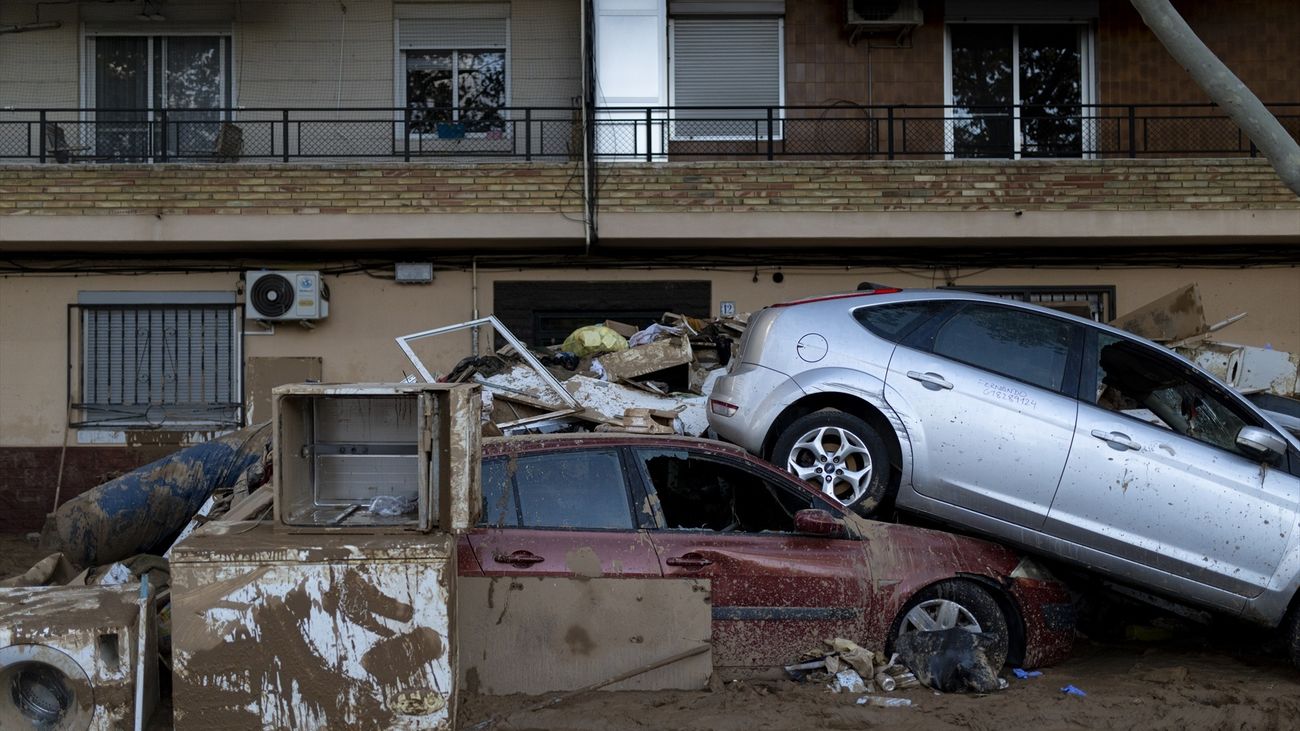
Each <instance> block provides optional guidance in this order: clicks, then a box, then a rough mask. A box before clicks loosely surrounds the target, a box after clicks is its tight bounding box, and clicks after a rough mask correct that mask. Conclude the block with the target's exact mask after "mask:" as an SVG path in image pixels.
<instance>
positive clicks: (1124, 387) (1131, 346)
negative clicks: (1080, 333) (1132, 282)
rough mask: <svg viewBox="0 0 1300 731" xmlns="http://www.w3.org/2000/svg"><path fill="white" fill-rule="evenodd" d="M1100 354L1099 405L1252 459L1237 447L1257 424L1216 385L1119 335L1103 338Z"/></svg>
mask: <svg viewBox="0 0 1300 731" xmlns="http://www.w3.org/2000/svg"><path fill="white" fill-rule="evenodd" d="M1097 352H1098V363H1097V383H1096V401H1095V403H1096V404H1097V405H1098V406H1100V407H1102V408H1105V409H1110V410H1111V411H1118V412H1121V413H1124V414H1128V415H1129V416H1132V417H1135V418H1138V419H1142V420H1143V421H1147V422H1149V423H1152V424H1155V425H1157V426H1162V427H1164V428H1166V429H1170V430H1172V431H1175V432H1177V433H1179V434H1182V435H1183V436H1186V437H1191V438H1192V439H1196V440H1197V441H1201V442H1205V443H1206V444H1212V445H1214V446H1216V447H1220V448H1222V449H1226V450H1228V451H1230V452H1236V453H1238V454H1242V455H1243V456H1249V455H1245V453H1244V452H1241V451H1240V450H1239V449H1238V448H1237V444H1236V442H1237V432H1239V431H1241V428H1242V427H1243V426H1247V425H1255V424H1254V423H1253V421H1254V420H1253V419H1252V420H1249V421H1248V420H1247V412H1246V411H1245V410H1244V409H1241V408H1240V407H1239V406H1237V405H1235V404H1232V403H1231V402H1230V401H1228V400H1227V399H1225V398H1223V397H1222V395H1221V394H1218V393H1216V391H1217V389H1215V388H1214V385H1213V384H1212V383H1211V382H1210V381H1207V380H1204V379H1202V378H1201V377H1200V376H1199V375H1197V374H1195V373H1194V372H1193V371H1191V370H1190V369H1189V368H1187V367H1186V366H1185V365H1183V364H1182V363H1179V362H1178V361H1176V360H1174V359H1173V358H1161V357H1158V356H1157V355H1155V354H1153V353H1150V352H1148V351H1147V349H1146V348H1144V347H1143V346H1141V345H1139V344H1137V343H1134V342H1131V341H1128V340H1125V339H1123V338H1118V337H1115V336H1114V335H1108V334H1106V333H1101V334H1100V335H1099V336H1098V338H1097Z"/></svg>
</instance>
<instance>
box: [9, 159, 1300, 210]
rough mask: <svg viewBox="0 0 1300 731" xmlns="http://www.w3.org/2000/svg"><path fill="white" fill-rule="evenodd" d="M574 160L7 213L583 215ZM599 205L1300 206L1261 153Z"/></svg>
mask: <svg viewBox="0 0 1300 731" xmlns="http://www.w3.org/2000/svg"><path fill="white" fill-rule="evenodd" d="M572 172H573V168H572V167H571V166H569V165H546V164H542V165H538V164H529V165H524V164H507V163H502V164H492V165H483V166H479V167H475V168H446V167H438V166H431V165H429V166H426V165H402V166H391V167H383V166H376V165H375V164H365V165H361V164H358V165H347V166H329V167H309V166H294V165H288V166H279V165H232V166H213V165H200V166H185V165H178V166H165V167H163V166H147V165H139V166H133V165H102V166H23V167H13V168H8V169H6V170H5V177H4V179H3V180H0V226H2V225H3V217H4V216H5V215H46V216H61V215H82V216H85V215H115V214H137V215H139V214H146V215H154V214H161V215H185V214H231V215H260V214H265V215H280V214H317V213H555V212H565V213H576V212H579V211H580V210H581V194H580V190H581V186H580V185H579V186H575V185H571V184H570V176H571V175H572ZM600 208H601V210H603V211H634V212H651V211H772V212H775V211H785V212H795V211H823V210H837V211H940V210H943V211H951V210H992V209H1007V208H1017V209H1024V210H1066V209H1070V210H1077V209H1082V210H1126V209H1146V210H1153V209H1154V210H1159V209H1192V208H1200V209H1223V210H1235V209H1247V208H1276V209H1295V208H1300V199H1297V198H1296V196H1295V195H1294V194H1292V193H1290V192H1288V191H1287V190H1286V189H1285V188H1284V187H1283V186H1282V184H1281V183H1280V182H1279V181H1278V178H1277V175H1276V174H1274V172H1273V170H1272V169H1271V168H1270V167H1269V165H1268V163H1267V162H1266V161H1264V160H1260V159H1248V158H1243V159H1224V160H1186V161H1179V160H1123V161H1120V160H1070V161H1061V160H1052V161H935V162H881V161H877V162H872V161H866V162H862V161H846V162H806V163H805V162H775V163H766V162H701V163H672V164H635V165H632V164H629V165H618V166H613V167H610V168H608V169H606V170H604V171H602V182H601V186H600Z"/></svg>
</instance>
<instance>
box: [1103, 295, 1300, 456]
mask: <svg viewBox="0 0 1300 731" xmlns="http://www.w3.org/2000/svg"><path fill="white" fill-rule="evenodd" d="M1246 315H1247V313H1245V312H1242V313H1238V314H1236V315H1233V316H1232V317H1229V318H1227V319H1226V320H1222V321H1220V322H1217V323H1214V324H1213V325H1211V324H1208V323H1207V322H1206V319H1205V307H1204V305H1203V304H1202V303H1201V292H1200V289H1199V288H1198V287H1197V285H1196V284H1195V283H1192V284H1188V285H1185V286H1183V287H1180V288H1179V289H1176V290H1174V291H1173V292H1170V293H1168V294H1166V295H1164V296H1163V297H1160V298H1158V299H1156V300H1153V301H1151V302H1148V303H1147V304H1145V305H1143V306H1141V307H1139V308H1138V309H1136V310H1133V311H1132V312H1129V313H1127V314H1124V315H1121V316H1119V317H1117V318H1115V319H1114V320H1112V321H1111V323H1110V324H1111V325H1113V326H1115V327H1118V328H1120V329H1122V330H1127V331H1129V332H1131V333H1133V334H1135V335H1140V336H1142V337H1144V338H1146V339H1148V340H1152V341H1155V342H1157V343H1160V344H1161V345H1164V346H1165V347H1167V348H1170V349H1171V350H1173V351H1174V352H1176V353H1178V354H1179V355H1181V356H1183V357H1184V358H1187V359H1188V360H1190V361H1192V362H1193V363H1195V364H1196V365H1198V366H1200V367H1201V368H1204V369H1205V370H1207V371H1209V372H1210V373H1211V374H1213V375H1214V377H1215V378H1218V379H1219V380H1220V381H1223V382H1224V383H1226V384H1227V385H1229V386H1231V387H1232V388H1234V389H1236V390H1237V391H1238V392H1239V393H1241V394H1242V395H1244V396H1246V397H1247V398H1249V399H1250V400H1251V401H1253V402H1254V403H1255V405H1256V406H1257V407H1259V408H1260V409H1262V410H1264V411H1265V413H1267V415H1268V416H1269V418H1271V419H1273V420H1274V421H1276V422H1277V423H1278V425H1279V426H1281V427H1282V428H1284V429H1286V430H1288V431H1290V432H1291V433H1293V434H1296V435H1297V436H1300V400H1297V396H1300V353H1288V352H1285V351H1281V350H1274V349H1273V346H1272V345H1271V344H1269V343H1265V344H1264V345H1262V346H1255V345H1240V344H1237V343H1229V342H1224V341H1219V340H1216V339H1213V338H1212V337H1211V336H1212V335H1213V334H1214V333H1217V332H1219V331H1221V330H1224V329H1225V328H1228V327H1229V326H1231V325H1233V324H1235V323H1237V322H1240V321H1241V320H1243V319H1244V318H1245V317H1246ZM1138 416H1141V415H1138Z"/></svg>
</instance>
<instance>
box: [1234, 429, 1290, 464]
mask: <svg viewBox="0 0 1300 731" xmlns="http://www.w3.org/2000/svg"><path fill="white" fill-rule="evenodd" d="M1237 446H1238V447H1240V448H1241V450H1242V451H1243V452H1245V453H1246V454H1249V455H1252V456H1255V457H1259V458H1261V459H1270V460H1271V459H1275V458H1277V457H1281V456H1282V455H1285V454H1286V442H1285V441H1283V439H1282V437H1279V436H1278V435H1276V434H1274V433H1273V432H1271V431H1268V430H1267V429H1260V428H1259V427H1257V426H1243V427H1242V428H1241V431H1239V432H1237Z"/></svg>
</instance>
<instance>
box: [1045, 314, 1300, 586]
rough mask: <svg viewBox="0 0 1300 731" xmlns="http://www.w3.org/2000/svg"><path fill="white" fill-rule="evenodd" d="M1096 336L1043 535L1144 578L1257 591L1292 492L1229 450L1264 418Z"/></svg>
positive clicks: (1290, 479) (1133, 348)
mask: <svg viewBox="0 0 1300 731" xmlns="http://www.w3.org/2000/svg"><path fill="white" fill-rule="evenodd" d="M1095 337H1096V338H1097V340H1096V343H1095V345H1094V344H1093V343H1091V342H1090V344H1089V347H1088V352H1089V353H1090V355H1089V357H1088V360H1089V361H1091V362H1090V363H1085V364H1084V374H1085V381H1086V382H1087V383H1089V384H1092V388H1091V389H1084V395H1085V400H1089V401H1095V403H1083V404H1082V405H1081V406H1080V411H1079V421H1078V427H1077V429H1076V432H1075V439H1074V448H1073V449H1072V450H1071V451H1070V457H1069V460H1068V462H1067V463H1066V469H1065V475H1064V477H1063V478H1062V480H1061V486H1060V489H1059V490H1058V491H1057V495H1056V499H1055V501H1054V502H1053V503H1052V508H1051V511H1050V513H1049V515H1048V521H1047V523H1046V525H1045V526H1044V532H1046V533H1048V534H1050V535H1053V536H1056V537H1058V538H1062V539H1064V540H1067V541H1071V542H1073V543H1077V544H1080V545H1082V546H1086V547H1088V548H1092V549H1095V550H1097V551H1101V552H1103V553H1106V554H1109V555H1112V556H1115V557H1116V558H1117V559H1122V560H1120V561H1116V562H1115V563H1114V564H1112V565H1111V566H1108V567H1105V568H1109V569H1111V570H1112V571H1120V572H1127V573H1129V574H1131V577H1130V578H1134V579H1137V580H1140V581H1143V582H1144V583H1149V582H1151V581H1153V580H1162V581H1164V583H1167V584H1169V586H1166V587H1164V588H1166V589H1172V590H1178V591H1180V592H1183V593H1185V592H1189V591H1190V592H1192V594H1193V595H1198V596H1199V595H1201V594H1205V592H1200V593H1199V594H1198V592H1197V590H1196V587H1194V586H1183V585H1180V584H1181V583H1182V582H1183V580H1190V581H1192V582H1196V583H1199V584H1203V585H1207V586H1210V587H1214V588H1216V589H1219V590H1222V591H1226V592H1230V593H1231V594H1235V595H1238V596H1244V597H1252V596H1257V595H1258V594H1259V593H1260V592H1261V591H1263V589H1264V587H1265V586H1266V585H1267V583H1268V581H1269V579H1270V578H1271V577H1272V576H1273V574H1274V572H1275V571H1276V569H1277V567H1278V563H1279V561H1280V560H1281V558H1282V554H1283V551H1284V549H1285V548H1286V545H1287V540H1288V537H1289V535H1290V532H1291V529H1292V525H1293V523H1294V522H1295V517H1294V515H1295V510H1296V499H1297V492H1298V491H1300V485H1297V479H1296V478H1295V477H1294V476H1293V475H1290V474H1288V473H1286V472H1284V471H1280V470H1277V469H1273V468H1272V467H1269V466H1268V465H1262V464H1260V462H1259V461H1258V460H1253V459H1251V458H1249V457H1247V456H1246V455H1245V454H1243V453H1241V452H1240V451H1239V450H1238V449H1237V448H1236V447H1235V440H1236V434H1237V432H1238V431H1239V430H1240V429H1241V427H1243V426H1247V425H1249V426H1264V424H1263V422H1262V421H1259V420H1258V419H1257V417H1255V416H1254V415H1253V414H1252V413H1251V412H1250V410H1248V409H1246V408H1244V407H1242V406H1241V405H1240V404H1237V403H1235V402H1234V400H1233V399H1232V398H1231V397H1229V396H1228V395H1227V394H1225V393H1222V391H1221V389H1220V388H1219V387H1218V386H1216V385H1215V384H1214V383H1213V382H1212V381H1211V380H1210V379H1208V378H1205V377H1204V376H1203V375H1201V374H1199V373H1197V372H1196V371H1195V370H1193V369H1192V368H1191V367H1189V366H1187V365H1186V364H1184V363H1181V362H1180V361H1178V360H1177V359H1175V358H1173V357H1171V356H1170V355H1168V354H1167V353H1164V352H1162V351H1159V350H1158V349H1156V348H1153V347H1151V346H1147V345H1145V344H1143V343H1139V342H1136V341H1133V340H1129V339H1128V338H1123V337H1119V336H1116V335H1112V334H1109V333H1104V332H1099V333H1097V335H1096V336H1095ZM1091 354H1096V355H1091ZM1093 365H1095V366H1096V368H1095V375H1093V374H1094V368H1093ZM1089 391H1091V393H1089ZM1129 562H1135V563H1136V564H1138V565H1139V566H1135V565H1133V564H1130V563H1129ZM1142 567H1146V568H1147V569H1155V570H1157V571H1160V572H1165V573H1167V574H1172V575H1173V576H1172V577H1167V578H1165V579H1158V578H1156V577H1153V575H1152V574H1151V573H1150V572H1147V571H1144V570H1143V568H1142ZM1202 598H1206V599H1209V597H1208V596H1204V597H1202Z"/></svg>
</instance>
